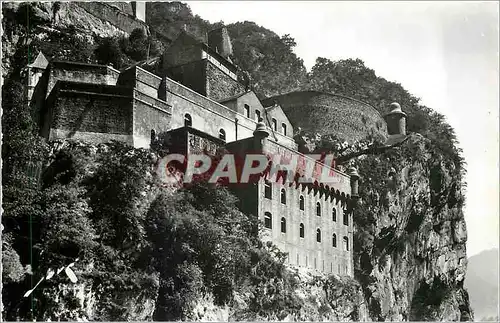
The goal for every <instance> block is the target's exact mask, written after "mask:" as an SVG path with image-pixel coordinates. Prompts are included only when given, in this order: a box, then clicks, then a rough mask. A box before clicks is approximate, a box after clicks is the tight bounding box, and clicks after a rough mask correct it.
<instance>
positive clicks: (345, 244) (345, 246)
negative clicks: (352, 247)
mask: <svg viewBox="0 0 500 323" xmlns="http://www.w3.org/2000/svg"><path fill="white" fill-rule="evenodd" d="M342 240H343V241H342V242H343V243H344V251H349V238H348V237H344V238H343V239H342Z"/></svg>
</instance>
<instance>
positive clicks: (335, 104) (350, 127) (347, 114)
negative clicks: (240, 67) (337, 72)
mask: <svg viewBox="0 0 500 323" xmlns="http://www.w3.org/2000/svg"><path fill="white" fill-rule="evenodd" d="M274 102H277V103H278V104H279V105H281V107H282V109H283V111H284V112H285V113H286V115H287V116H288V118H289V120H290V122H291V123H292V124H293V125H294V127H295V128H296V129H297V127H301V128H302V129H303V130H305V131H308V130H310V131H314V132H318V133H320V134H322V135H328V134H334V135H337V136H338V137H340V138H341V139H343V140H345V141H347V142H354V141H357V140H361V139H364V138H366V136H368V135H370V134H372V135H379V136H381V137H382V138H386V137H387V128H386V123H385V121H384V119H383V118H382V116H381V115H380V113H379V112H378V111H377V110H376V109H375V108H373V107H372V106H370V105H369V104H367V103H364V102H361V101H358V100H356V99H352V98H349V97H345V96H341V95H335V94H330V93H324V92H315V91H302V92H291V93H287V94H284V95H279V96H275V97H271V98H269V99H266V100H264V101H263V105H264V106H269V105H272V104H273V103H274Z"/></svg>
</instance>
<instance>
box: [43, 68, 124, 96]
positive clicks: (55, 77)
mask: <svg viewBox="0 0 500 323" xmlns="http://www.w3.org/2000/svg"><path fill="white" fill-rule="evenodd" d="M119 73H120V72H119V71H117V70H115V69H114V68H111V67H108V66H102V65H91V64H78V63H66V62H53V63H51V65H50V72H49V80H48V85H47V91H46V97H48V96H49V95H50V92H51V91H52V88H53V87H54V86H55V85H56V83H57V82H58V81H71V82H82V83H91V84H103V85H116V83H117V81H118V77H119V75H120V74H119Z"/></svg>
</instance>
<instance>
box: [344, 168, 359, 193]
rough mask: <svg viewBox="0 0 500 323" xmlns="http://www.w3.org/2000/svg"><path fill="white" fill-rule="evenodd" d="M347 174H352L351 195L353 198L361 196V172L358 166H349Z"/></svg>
mask: <svg viewBox="0 0 500 323" xmlns="http://www.w3.org/2000/svg"><path fill="white" fill-rule="evenodd" d="M347 174H349V175H350V176H351V196H352V197H353V198H357V197H359V192H358V187H359V178H360V176H359V173H358V170H357V169H356V167H353V166H351V167H349V168H348V169H347Z"/></svg>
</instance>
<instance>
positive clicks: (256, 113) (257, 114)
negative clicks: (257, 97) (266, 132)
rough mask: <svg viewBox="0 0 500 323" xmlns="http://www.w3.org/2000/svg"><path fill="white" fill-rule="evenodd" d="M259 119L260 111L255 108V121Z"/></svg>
mask: <svg viewBox="0 0 500 323" xmlns="http://www.w3.org/2000/svg"><path fill="white" fill-rule="evenodd" d="M259 120H260V111H259V110H255V121H256V122H259Z"/></svg>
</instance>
